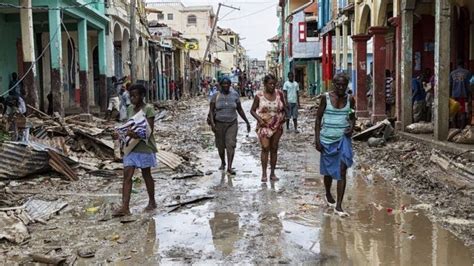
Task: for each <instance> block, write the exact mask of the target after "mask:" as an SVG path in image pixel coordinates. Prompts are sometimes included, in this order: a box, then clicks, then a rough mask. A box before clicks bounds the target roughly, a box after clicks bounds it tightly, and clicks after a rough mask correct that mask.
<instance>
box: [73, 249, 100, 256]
mask: <svg viewBox="0 0 474 266" xmlns="http://www.w3.org/2000/svg"><path fill="white" fill-rule="evenodd" d="M95 252H96V251H95V250H93V249H91V248H81V249H79V250H78V251H77V255H78V256H79V257H81V258H92V257H94V256H95Z"/></svg>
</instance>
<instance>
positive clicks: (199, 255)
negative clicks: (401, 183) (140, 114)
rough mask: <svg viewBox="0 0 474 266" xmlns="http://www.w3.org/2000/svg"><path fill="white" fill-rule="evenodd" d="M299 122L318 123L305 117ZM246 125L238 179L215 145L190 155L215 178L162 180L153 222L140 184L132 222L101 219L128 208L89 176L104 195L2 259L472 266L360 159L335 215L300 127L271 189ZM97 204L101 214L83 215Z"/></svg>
mask: <svg viewBox="0 0 474 266" xmlns="http://www.w3.org/2000/svg"><path fill="white" fill-rule="evenodd" d="M250 104H251V102H250V101H244V108H245V109H247V110H248V109H249V108H250ZM196 108H200V109H198V110H197V111H196V112H197V113H201V112H202V113H204V114H205V106H200V107H196ZM188 119H189V121H187V120H186V118H183V120H184V121H182V122H183V124H186V123H192V121H195V120H192V119H191V118H188ZM249 120H250V121H253V118H250V117H249ZM203 121H204V120H202V121H201V120H199V122H195V123H199V125H194V127H192V128H193V129H197V128H199V129H206V130H208V129H207V128H206V127H205V126H203V124H204V123H205V122H203ZM301 121H306V122H308V121H310V118H305V117H302V118H301ZM165 123H172V122H165ZM164 126H165V125H164ZM188 126H189V125H188ZM244 128H245V124H243V123H241V124H240V131H239V136H238V143H239V144H238V149H237V154H236V159H235V164H234V166H235V168H236V170H237V175H236V176H228V175H226V174H225V173H223V172H220V171H218V170H217V168H218V166H219V164H220V161H219V158H218V155H217V151H216V150H215V148H213V147H212V146H209V145H208V146H206V145H201V146H202V147H205V148H203V149H200V150H199V152H197V153H195V154H193V155H192V156H191V155H190V156H191V157H193V158H194V157H195V158H198V159H197V163H196V164H195V167H196V168H198V169H199V170H201V171H202V172H203V173H206V172H208V173H209V172H211V171H212V173H210V174H208V175H205V176H202V177H193V178H189V179H184V180H171V179H170V178H169V177H170V175H171V174H172V172H169V171H168V172H166V171H161V170H160V171H158V170H157V171H154V172H155V174H154V178H155V180H156V185H157V201H158V203H159V205H160V207H159V209H158V210H157V211H156V212H155V213H154V214H143V213H142V209H143V207H144V206H145V205H146V203H147V199H146V192H145V188H144V184H143V183H136V184H135V185H134V191H135V192H136V193H134V194H132V206H133V208H132V211H133V212H134V216H132V219H129V220H128V221H127V220H122V222H120V220H119V219H109V218H107V219H102V218H103V217H107V215H108V213H107V212H108V210H109V209H111V207H112V206H113V205H114V204H115V203H117V202H119V199H120V198H119V197H118V195H117V193H118V192H119V189H120V185H121V183H120V179H119V178H116V179H114V180H113V181H111V180H102V179H93V178H90V180H95V181H94V182H95V183H94V185H90V182H92V181H90V180H89V181H90V182H89V183H88V184H89V185H88V189H92V187H93V188H94V189H95V193H96V194H95V197H90V196H84V197H77V198H74V197H72V198H71V199H70V205H69V206H70V207H69V208H68V210H67V211H66V212H64V213H62V214H61V215H60V216H57V217H56V218H54V219H53V220H51V221H50V222H49V223H48V224H47V225H35V226H33V227H32V228H31V231H32V232H33V233H32V240H31V241H30V242H29V243H27V244H26V245H24V247H23V248H20V247H14V246H6V248H7V249H8V250H7V252H6V253H4V259H8V260H9V261H22V259H24V255H25V250H26V251H28V252H34V251H42V252H45V251H47V250H49V249H51V250H55V248H56V249H58V250H57V252H58V254H76V253H77V251H78V250H84V249H86V250H87V249H90V250H93V251H94V252H95V257H93V258H90V259H82V258H76V257H74V258H73V259H71V258H70V259H69V261H75V259H78V260H77V261H76V262H77V263H79V264H80V265H86V264H90V263H102V262H113V263H115V264H118V265H129V264H140V263H142V264H143V263H146V264H154V263H162V264H166V265H168V264H182V263H193V264H202V265H209V264H231V263H232V264H235V263H237V264H277V263H279V264H301V263H303V264H307V265H318V264H322V265H430V264H433V265H473V263H474V258H473V255H474V251H473V249H472V248H469V247H466V246H464V244H463V242H462V241H461V240H460V239H458V238H456V237H455V236H454V235H453V234H451V233H450V232H449V231H447V230H445V229H443V228H442V227H441V226H440V225H438V224H436V223H432V222H431V221H430V220H429V219H428V217H427V215H426V210H425V209H426V208H427V206H428V205H426V204H421V203H418V202H416V201H415V200H413V199H412V198H410V197H409V196H407V195H406V194H404V193H403V192H402V191H399V190H398V189H397V188H395V187H392V186H391V185H390V184H389V183H387V182H386V181H385V180H384V178H382V177H381V176H378V175H376V174H374V173H372V172H370V171H369V170H368V169H370V166H368V165H364V163H363V162H359V161H358V160H357V158H356V162H357V165H356V166H355V167H354V168H353V169H351V171H350V174H349V177H348V185H347V192H346V197H345V201H344V206H343V207H344V208H345V210H346V211H348V212H349V213H350V217H349V218H339V217H337V216H335V215H334V214H333V211H332V210H331V209H330V208H328V207H327V206H326V204H325V203H324V202H323V198H322V197H323V195H324V188H323V185H322V182H321V177H320V175H319V174H318V171H319V166H318V163H319V157H318V153H317V152H316V150H315V149H314V148H313V144H312V141H311V139H312V132H311V131H312V130H311V128H312V125H306V126H302V133H300V134H295V133H293V132H286V133H285V134H284V136H283V138H282V140H281V147H280V153H279V162H278V169H277V176H278V177H279V178H280V181H278V182H275V183H270V182H268V183H267V184H262V183H261V182H260V172H261V170H260V162H259V146H258V142H257V139H256V134H255V132H251V133H250V134H249V135H247V133H246V132H244ZM193 129H191V127H189V128H188V130H189V131H188V132H184V134H200V136H201V137H202V138H207V139H208V140H209V138H211V137H210V136H212V135H211V134H210V132H208V131H207V132H200V133H197V132H195V130H193ZM162 141H165V139H162ZM158 142H160V140H158ZM84 182H85V181H84ZM333 186H335V184H333ZM101 193H104V194H105V193H108V195H102V196H101ZM203 195H207V196H209V195H211V196H213V197H214V198H213V199H208V200H203V201H201V202H199V203H195V204H191V205H187V206H183V207H182V208H179V209H176V210H174V209H173V208H167V207H166V205H168V204H170V203H173V202H176V201H183V200H185V199H190V198H199V197H200V196H203ZM91 206H99V209H100V211H99V212H98V213H87V212H84V209H85V208H87V207H91ZM102 210H104V211H103V212H102ZM101 220H103V221H101ZM4 247H5V246H4ZM0 258H1V255H0ZM1 261H2V260H0V262H1Z"/></svg>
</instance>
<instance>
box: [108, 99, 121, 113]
mask: <svg viewBox="0 0 474 266" xmlns="http://www.w3.org/2000/svg"><path fill="white" fill-rule="evenodd" d="M113 109H115V110H117V111H119V110H120V99H119V97H118V96H115V97H112V98H110V99H109V107H108V108H107V110H108V111H112V110H113Z"/></svg>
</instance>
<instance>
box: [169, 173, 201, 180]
mask: <svg viewBox="0 0 474 266" xmlns="http://www.w3.org/2000/svg"><path fill="white" fill-rule="evenodd" d="M196 176H204V174H203V173H201V172H196V173H187V174H182V175H177V176H174V177H173V178H172V179H173V180H180V179H188V178H192V177H196Z"/></svg>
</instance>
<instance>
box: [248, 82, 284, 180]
mask: <svg viewBox="0 0 474 266" xmlns="http://www.w3.org/2000/svg"><path fill="white" fill-rule="evenodd" d="M275 84H276V79H275V77H273V76H272V75H266V76H265V78H264V81H263V85H264V87H265V88H264V90H263V91H259V92H257V95H256V96H255V99H254V101H253V105H252V109H251V111H250V113H251V114H252V116H253V117H255V119H257V134H258V137H259V139H260V144H261V147H262V153H261V156H260V159H261V161H262V182H267V164H268V154H269V153H270V179H271V180H272V181H277V180H278V178H277V177H276V175H275V166H276V163H277V156H278V143H279V142H280V137H281V135H282V133H283V124H284V123H285V116H286V113H285V110H286V103H285V97H284V95H283V92H282V91H281V90H276V89H275Z"/></svg>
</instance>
